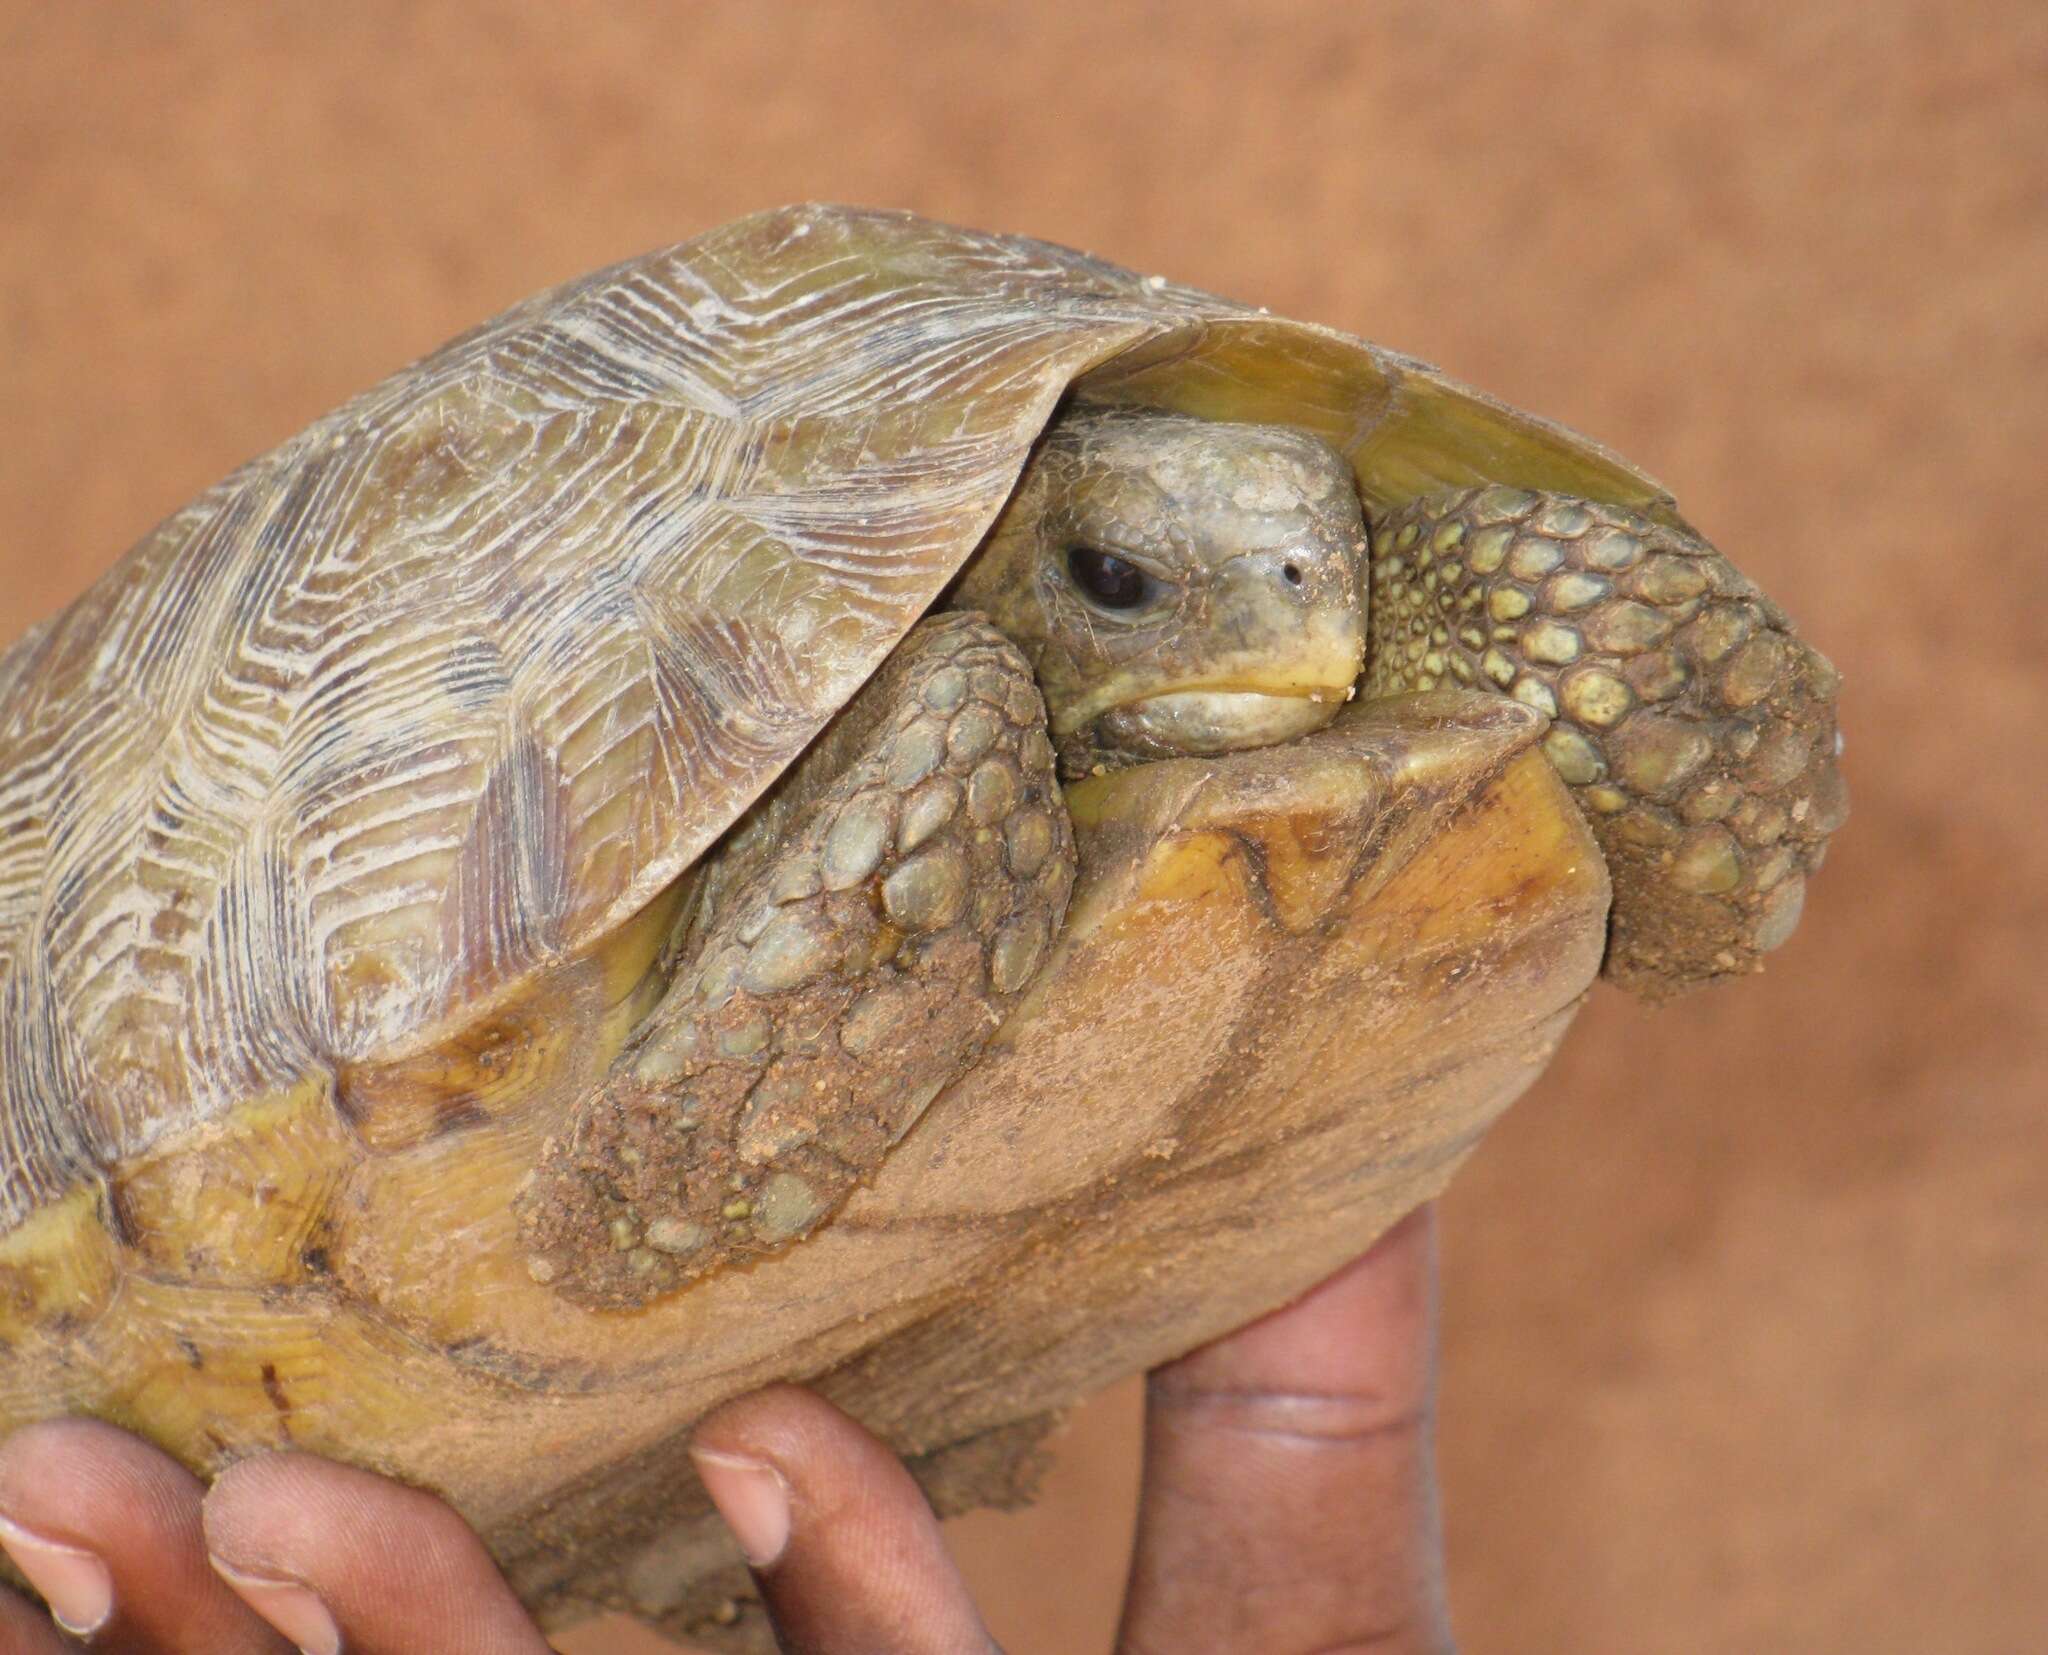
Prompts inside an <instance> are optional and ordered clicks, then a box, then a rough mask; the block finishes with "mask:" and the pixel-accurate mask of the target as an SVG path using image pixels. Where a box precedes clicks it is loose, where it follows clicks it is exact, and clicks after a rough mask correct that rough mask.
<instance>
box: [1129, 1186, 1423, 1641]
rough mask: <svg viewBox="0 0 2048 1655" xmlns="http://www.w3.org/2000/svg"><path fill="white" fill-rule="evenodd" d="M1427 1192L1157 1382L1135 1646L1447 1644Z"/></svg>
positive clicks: (1156, 1376)
mask: <svg viewBox="0 0 2048 1655" xmlns="http://www.w3.org/2000/svg"><path fill="white" fill-rule="evenodd" d="M1435 1252H1436V1249H1435V1235H1434V1228H1433V1221H1432V1218H1431V1216H1430V1214H1429V1212H1428V1210H1427V1209H1425V1210H1424V1211H1422V1212H1419V1213H1415V1214H1412V1215H1410V1217H1408V1218H1406V1219H1404V1220H1403V1221H1402V1222H1401V1223H1400V1224H1398V1225H1396V1226H1395V1227H1394V1228H1393V1229H1392V1230H1391V1231H1389V1232H1388V1233H1387V1235H1386V1236H1384V1237H1383V1238H1382V1239H1381V1240H1380V1242H1379V1244H1378V1245H1377V1246H1375V1247H1374V1248H1373V1249H1372V1251H1371V1252H1369V1253H1367V1254H1366V1255H1365V1257H1364V1258H1362V1259H1360V1260H1358V1261H1357V1262H1356V1263H1355V1264H1352V1265H1350V1266H1348V1267H1347V1268H1345V1269H1344V1270H1342V1271H1340V1272H1338V1274H1336V1275H1335V1276H1333V1277H1331V1278H1330V1279H1329V1280H1328V1281H1326V1282H1324V1283H1323V1284H1322V1286H1320V1287H1318V1288H1316V1289H1315V1290H1314V1291H1313V1292H1311V1293H1310V1294H1308V1296H1307V1297H1305V1298H1303V1299H1300V1300H1298V1301H1297V1302H1296V1303H1294V1304H1292V1305H1289V1306H1288V1307H1286V1308H1285V1309H1283V1310H1278V1311H1275V1312H1274V1313H1273V1314H1272V1315H1270V1316H1268V1317H1266V1318H1264V1319H1263V1320H1261V1321H1258V1322H1254V1323H1253V1324H1252V1325H1251V1326H1250V1327H1247V1328H1245V1329H1243V1330H1241V1331H1240V1332H1238V1333H1235V1334H1232V1335H1231V1336H1230V1337H1228V1338H1225V1339H1221V1340H1218V1341H1217V1342H1216V1343H1215V1344H1212V1345H1207V1346H1204V1347H1203V1348H1202V1349H1201V1350H1198V1351H1195V1352H1193V1353H1192V1354H1191V1355H1188V1356H1185V1357H1183V1358H1182V1359H1181V1360H1180V1361H1178V1362H1174V1363H1170V1364H1168V1365H1167V1366H1166V1367H1163V1368H1160V1369H1158V1370H1157V1371H1155V1372H1154V1373H1153V1374H1152V1376H1151V1379H1150V1381H1149V1383H1148V1385H1147V1387H1146V1404H1147V1408H1146V1420H1145V1472H1144V1485H1143V1489H1144V1492H1143V1498H1142V1503H1141V1506H1140V1510H1139V1518H1138V1542H1137V1548H1136V1553H1135V1555H1134V1557H1133V1560H1132V1565H1131V1589H1130V1595H1129V1597H1128V1598H1127V1600H1126V1603H1125V1609H1124V1623H1123V1628H1122V1632H1121V1641H1120V1644H1119V1647H1120V1648H1122V1649H1124V1650H1126V1651H1164V1650H1179V1649H1195V1648H1200V1649H1214V1650H1246V1651H1249V1650H1257V1651H1259V1652H1260V1655H1300V1652H1305V1651H1310V1650H1331V1649H1352V1648H1357V1649H1372V1650H1374V1651H1384V1652H1387V1655H1395V1652H1402V1651H1423V1650H1430V1651H1438V1650H1446V1649H1449V1648H1450V1633H1449V1625H1448V1616H1447V1614H1446V1611H1445V1607H1444V1599H1443V1586H1442V1564H1441V1554H1442V1542H1441V1537H1440V1526H1439V1521H1438V1514H1437V1498H1436V1483H1435V1475H1434V1468H1433V1453H1432V1445H1431V1408H1432V1405H1433V1397H1434V1389H1435V1378H1434V1375H1435V1335H1436V1317H1435V1308H1434V1306H1435Z"/></svg>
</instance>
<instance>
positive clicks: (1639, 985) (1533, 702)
mask: <svg viewBox="0 0 2048 1655" xmlns="http://www.w3.org/2000/svg"><path fill="white" fill-rule="evenodd" d="M1439 685H1465V686H1478V687H1482V688H1485V687H1492V688H1497V689H1499V690H1500V691H1502V692H1503V693H1505V694H1508V695H1512V696H1514V697H1515V698H1516V699H1517V700H1519V701H1523V702H1526V703H1527V704H1528V705H1529V706H1532V707H1534V708H1536V709H1537V710H1538V711H1540V712H1543V713H1545V714H1547V715H1548V716H1549V717H1550V718H1552V719H1553V720H1555V723H1554V724H1553V726H1552V728H1551V731H1550V734H1549V736H1548V737H1547V738H1546V740H1545V743H1544V745H1545V750H1546V751H1547V752H1548V754H1549V755H1550V759H1551V762H1552V763H1553V764H1554V765H1555V766H1556V767H1557V771H1558V774H1559V775H1561V776H1562V777H1563V778H1564V779H1565V781H1567V782H1568V783H1570V784H1571V786H1572V787H1573V789H1574V790H1575V792H1576V794H1577V796H1578V799H1579V801H1580V803H1581V805H1582V806H1583V807H1584V809H1585V812H1586V815H1587V817H1588V819H1589V820H1590V821H1591V823H1592V825H1593V829H1594V832H1595V834H1596V835H1597V836H1598V838H1599V840H1600V844H1601V847H1602V849H1603V850H1604V851H1605V852H1606V856H1607V863H1608V868H1609V871H1610V872H1611V874H1612V875H1613V879H1614V910H1613V921H1612V937H1611V941H1610V946H1609V949H1608V956H1607V966H1606V970H1607V973H1608V975H1609V976H1610V977H1613V978H1615V979H1616V980H1618V981H1621V982H1623V983H1625V984H1626V985H1627V986H1629V987H1631V988H1634V989H1635V990H1637V991H1638V992H1640V993H1646V994H1648V995H1649V996H1651V997H1652V998H1658V997H1661V996H1662V995H1664V994H1667V993H1671V992H1675V991H1677V990H1679V989H1682V988H1684V987H1686V986H1688V985H1690V984H1692V983H1695V982H1699V981H1704V980H1706V979H1708V978H1711V977H1715V976H1720V975H1724V974H1727V973H1730V972H1740V971H1751V970H1755V969H1756V968H1757V962H1758V958H1759V956H1760V955H1762V954H1764V953H1766V952H1768V951H1769V950H1771V949H1772V948H1775V947H1777V946H1778V944H1780V943H1781V942H1783V941H1784V940H1785V938H1786V937H1787V936H1789V935H1790V934H1791V931H1792V927H1793V925H1794V924H1795V923H1796V921H1797V920H1798V917H1799V908H1800V903H1801V901H1802V899H1803V896H1804V892H1805V876H1806V874H1807V873H1809V872H1810V871H1811V870H1813V869H1814V868H1817V867H1819V866H1820V862H1821V857H1822V855H1823V854H1824V852H1825V848H1826V845H1825V841H1826V839H1827V836H1828V835H1829V834H1830V833H1832V832H1833V831H1834V829H1835V828H1836V827H1838V826H1839V825H1840V824H1841V821H1842V818H1843V816H1844V815H1845V814H1846V811H1847V795H1846V792H1845V790H1844V788H1843V785H1842V780H1841V777H1840V774H1839V773H1838V772H1837V770H1836V767H1835V752H1836V743H1835V691H1836V685H1837V676H1836V673H1835V670H1834V668H1833V667H1832V666H1831V665H1829V663H1828V661H1827V659H1826V657H1824V656H1823V655H1821V654H1820V652H1819V651H1817V650H1815V649H1813V648H1812V647H1811V646H1810V645H1808V644H1805V643H1803V642H1801V641H1800V639H1799V638H1798V637H1797V636H1796V635H1795V634H1794V633H1793V631H1792V629H1791V625H1790V623H1789V622H1788V621H1787V620H1786V618H1785V616H1784V614H1783V613H1782V612H1781V611H1780V610H1779V609H1778V608H1777V606H1776V605H1775V604H1773V603H1772V602H1771V601H1770V600H1769V599H1768V598H1766V597H1765V596H1764V595H1763V594H1762V593H1761V592H1759V591H1758V590H1757V588H1756V587H1755V586H1754V585H1752V584H1751V583H1750V582H1749V581H1748V580H1747V579H1745V578H1744V577H1743V576H1742V574H1741V573H1739V572H1738V571H1737V570H1736V569H1735V567H1734V566H1733V565H1732V564H1731V563H1729V562H1728V560H1727V559H1726V558H1724V557H1722V556H1721V554H1720V553H1719V552H1717V551H1715V550H1714V549H1713V548H1712V547H1711V546H1709V545H1707V544H1706V543H1705V542H1704V541H1702V540H1699V539H1697V538H1695V537H1694V536H1692V535H1689V534H1686V533H1684V532H1683V531H1681V530H1679V529H1675V528H1671V527H1668V526H1666V525H1663V524H1659V523H1653V522H1652V521H1650V520H1649V519H1648V518H1646V517H1643V516H1642V515H1640V514H1638V513H1636V512H1632V511H1628V510H1625V509H1623V508H1621V507H1618V506H1606V505H1599V504H1596V503H1594V502H1591V501H1586V500H1576V499H1572V498H1569V497H1566V496H1562V495H1545V494H1537V493H1532V492H1530V491H1528V490H1525V489H1511V488H1498V487H1496V488H1483V489H1468V490H1462V491H1459V492H1457V493H1449V494H1438V495H1431V496H1427V497H1425V498H1423V499H1420V500H1417V501H1414V502H1412V503H1411V504H1409V505H1407V506H1404V507H1402V508H1400V509H1399V510H1397V511H1394V512H1390V513H1388V514H1387V515H1386V516H1385V517H1383V518H1381V519H1379V520H1377V521H1376V522H1375V523H1374V525H1373V535H1372V590H1371V612H1370V617H1369V641H1368V644H1367V676H1366V683H1365V691H1366V693H1368V694H1374V695H1392V694H1397V693H1400V692H1402V691H1407V690H1426V689H1434V688H1436V687H1438V686H1439Z"/></svg>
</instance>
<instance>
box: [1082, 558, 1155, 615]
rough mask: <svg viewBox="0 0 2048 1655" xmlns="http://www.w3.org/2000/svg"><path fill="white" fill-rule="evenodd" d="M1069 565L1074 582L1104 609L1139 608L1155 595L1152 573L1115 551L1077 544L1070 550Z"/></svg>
mask: <svg viewBox="0 0 2048 1655" xmlns="http://www.w3.org/2000/svg"><path fill="white" fill-rule="evenodd" d="M1067 569H1068V571H1069V572H1070V573H1071V574H1072V575H1073V577H1074V584H1075V585H1076V586H1078V587H1080V588H1081V590H1082V591H1084V592H1086V593H1087V594H1088V596H1089V597H1091V598H1092V599H1094V600H1095V602H1097V603H1099V604H1101V605H1102V607H1103V608H1104V609H1136V608H1137V607H1138V606H1139V605H1140V604H1142V603H1145V602H1146V601H1148V600H1149V599H1150V598H1151V596H1152V592H1153V586H1154V583H1153V580H1152V577H1151V576H1150V575H1148V574H1146V573H1145V571H1144V570H1143V569H1140V568H1139V567H1138V566H1137V565H1136V564H1135V563H1132V562H1130V561H1128V560H1127V559H1124V558H1120V557H1118V556H1117V555H1116V554H1115V553H1114V552H1098V551H1097V550H1096V549H1095V548H1094V547H1093V546H1076V547H1075V548H1074V549H1073V550H1072V551H1070V552H1069V553H1067Z"/></svg>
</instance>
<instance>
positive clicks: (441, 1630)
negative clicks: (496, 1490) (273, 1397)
mask: <svg viewBox="0 0 2048 1655" xmlns="http://www.w3.org/2000/svg"><path fill="white" fill-rule="evenodd" d="M202 1515H203V1518H204V1522H205V1527H206V1542H207V1545H208V1547H209V1548H210V1549H211V1550H212V1553H213V1559H214V1567H215V1568H216V1569H218V1570H219V1571H220V1574H221V1577H222V1578H223V1579H224V1580H226V1581H227V1582H228V1584H229V1585H230V1586H232V1587H233V1588H234V1589H235V1591H236V1592H237V1593H238V1594H239V1595H240V1596H241V1597H242V1599H243V1600H244V1601H245V1602H247V1603H248V1604H249V1606H250V1607H251V1608H253V1609H254V1610H255V1611H256V1612H257V1613H258V1614H260V1615H261V1616H263V1618H264V1619H265V1620H267V1621H269V1622H270V1624H271V1625H273V1626H275V1627H276V1628H277V1629H278V1630H279V1631H280V1632H282V1633H283V1634H284V1635H285V1636H286V1637H287V1638H289V1639H290V1640H291V1641H292V1642H293V1643H294V1644H296V1645H298V1646H299V1648H300V1649H302V1650H304V1651H306V1652H307V1655H338V1652H339V1651H340V1650H341V1649H343V1648H346V1649H347V1650H348V1651H349V1655H418V1652H419V1651H421V1650H433V1651H434V1652H435V1655H548V1646H547V1644H546V1643H545V1642H544V1641H543V1640H542V1638H541V1635H540V1633H539V1632H538V1631H537V1630H536V1629H535V1627H534V1624H533V1621H532V1620H531V1619H530V1618H529V1617H528V1615H527V1613H526V1611H525V1610H524V1609H522V1608H521V1607H520V1604H519V1600H518V1598H517V1597H516V1596H514V1595H513V1592H512V1589H511V1588H510V1587H509V1586H507V1585H506V1584H505V1579H504V1577H503V1576H502V1575H500V1574H499V1573H498V1569H497V1565H496V1564H494V1563H493V1562H492V1561H491V1557H490V1554H489V1553H488V1552H487V1551H485V1550H484V1547H483V1542H482V1541H480V1540H478V1539H477V1537H476V1535H475V1534H474V1532H472V1531H471V1529H470V1527H469V1525H468V1524H467V1523H465V1522H464V1521H463V1520H462V1519H461V1518H460V1517H459V1516H457V1515H456V1513H455V1512H454V1511H452V1510H451V1509H450V1508H449V1507H448V1506H446V1505H444V1504H443V1503H442V1502H441V1501H439V1500H437V1499H435V1498H434V1496H433V1495H431V1494H424V1493H421V1492H420V1491H419V1490H418V1489H414V1488H408V1487H406V1486H405V1485H404V1484H403V1483H395V1482H392V1481H390V1480H389V1479H388V1478H384V1477H379V1476H375V1475H373V1474H372V1473H370V1472H367V1471H358V1470H356V1469H355V1468H354V1467H352V1466H345V1465H337V1464H335V1463H334V1462H333V1461H332V1460H323V1459H318V1458H316V1457H314V1456H313V1455H310V1454H266V1455H263V1456H262V1457H261V1458H258V1459H253V1460H244V1461H243V1462H242V1463H241V1464H239V1465H237V1466H234V1467H232V1468H231V1469H230V1470H228V1471H226V1472H224V1473H223V1474H222V1475H221V1477H220V1479H219V1480H218V1481H217V1482H216V1483H215V1484H214V1485H213V1491H212V1493H210V1494H209V1495H208V1496H207V1497H206V1505H205V1509H204V1512H203V1514H202Z"/></svg>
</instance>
